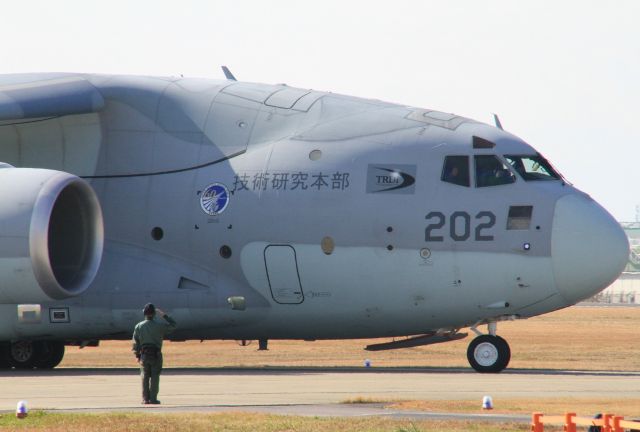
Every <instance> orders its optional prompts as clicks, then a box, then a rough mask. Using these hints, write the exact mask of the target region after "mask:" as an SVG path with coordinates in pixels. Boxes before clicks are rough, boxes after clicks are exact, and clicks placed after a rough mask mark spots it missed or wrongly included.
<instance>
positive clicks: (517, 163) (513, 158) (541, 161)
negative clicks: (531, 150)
mask: <svg viewBox="0 0 640 432" xmlns="http://www.w3.org/2000/svg"><path fill="white" fill-rule="evenodd" d="M504 157H505V159H506V160H507V162H509V164H510V165H511V166H512V167H513V169H514V170H516V172H517V173H518V174H520V176H521V177H522V178H523V179H524V180H525V181H530V180H560V179H561V177H560V174H558V173H557V172H556V170H554V169H553V167H552V166H551V164H550V163H549V162H547V160H546V159H545V158H544V157H542V155H540V154H536V155H505V156H504Z"/></svg>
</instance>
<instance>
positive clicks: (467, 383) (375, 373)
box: [0, 368, 640, 419]
mask: <svg viewBox="0 0 640 432" xmlns="http://www.w3.org/2000/svg"><path fill="white" fill-rule="evenodd" d="M0 388H1V389H2V391H0V411H13V410H15V406H16V403H17V402H18V401H19V400H26V401H27V402H28V405H29V408H30V409H51V410H62V411H67V410H69V411H90V412H92V411H122V410H124V411H130V410H138V409H153V410H154V411H155V412H165V411H166V412H172V411H173V412H175V411H220V410H234V411H254V412H273V413H280V414H300V415H328V416H334V415H337V416H345V415H346V416H348V415H394V413H393V412H389V411H384V410H383V409H382V408H381V407H379V406H375V405H373V406H362V405H356V406H353V405H344V404H340V402H343V401H345V400H348V399H353V398H358V397H362V398H370V399H374V400H381V401H389V400H400V399H409V400H434V399H440V400H456V399H459V400H462V399H472V400H477V401H478V406H479V407H480V404H481V401H482V397H483V396H484V395H491V396H492V397H493V401H494V404H495V405H496V406H499V404H500V400H501V399H506V398H519V397H520V398H549V397H581V396H582V397H594V396H598V397H602V398H608V397H611V398H627V397H628V398H640V372H606V371H595V372H594V371H564V370H517V369H515V370H514V369H508V370H506V371H504V372H502V373H500V374H478V373H476V372H473V371H472V370H471V369H446V368H366V369H365V368H278V369H271V368H270V369H226V368H219V369H216V368H214V369H191V368H189V369H180V368H176V369H165V370H164V371H163V374H162V378H161V384H160V395H159V399H160V400H161V401H162V406H160V407H142V406H141V405H140V399H141V396H140V393H141V391H140V377H139V373H138V371H137V370H136V369H55V370H52V371H2V372H0ZM531 409H532V410H535V407H533V406H532V407H531ZM376 410H377V411H376ZM514 419H515V417H514Z"/></svg>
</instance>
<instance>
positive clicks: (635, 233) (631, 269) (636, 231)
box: [589, 222, 640, 304]
mask: <svg viewBox="0 0 640 432" xmlns="http://www.w3.org/2000/svg"><path fill="white" fill-rule="evenodd" d="M620 225H622V228H623V229H624V231H625V232H626V233H627V237H629V244H630V245H631V252H630V253H629V262H628V263H627V266H626V267H625V269H624V271H623V272H622V274H621V275H620V277H619V278H618V279H617V280H616V281H615V282H613V283H612V284H611V285H609V286H608V287H607V288H605V289H604V290H603V291H602V292H600V293H599V294H597V295H595V296H593V297H592V298H591V299H590V300H589V301H595V302H599V303H631V304H640V222H620Z"/></svg>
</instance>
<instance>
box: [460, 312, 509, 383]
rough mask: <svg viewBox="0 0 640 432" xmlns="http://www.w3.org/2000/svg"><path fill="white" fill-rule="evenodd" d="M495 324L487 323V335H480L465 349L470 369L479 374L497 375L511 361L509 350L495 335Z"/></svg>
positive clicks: (505, 343)
mask: <svg viewBox="0 0 640 432" xmlns="http://www.w3.org/2000/svg"><path fill="white" fill-rule="evenodd" d="M496 327H497V326H496V323H495V322H492V323H489V334H481V333H480V332H479V331H478V330H477V329H476V328H475V326H474V327H471V330H473V331H474V332H476V333H477V334H478V335H479V336H478V337H476V338H475V339H473V340H472V341H471V343H470V344H469V348H467V360H469V364H470V365H471V367H472V368H474V369H475V370H476V371H477V372H481V373H497V372H501V371H502V370H504V369H505V368H506V367H507V365H508V364H509V360H511V349H510V348H509V344H508V343H507V341H506V340H504V339H503V338H501V337H500V336H497V335H496Z"/></svg>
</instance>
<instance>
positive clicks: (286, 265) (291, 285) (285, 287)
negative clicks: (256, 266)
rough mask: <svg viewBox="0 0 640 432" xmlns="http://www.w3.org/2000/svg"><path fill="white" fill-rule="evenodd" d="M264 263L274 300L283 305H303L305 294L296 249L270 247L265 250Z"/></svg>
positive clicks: (283, 246) (290, 247)
mask: <svg viewBox="0 0 640 432" xmlns="http://www.w3.org/2000/svg"><path fill="white" fill-rule="evenodd" d="M264 263H265V266H266V270H267V279H268V280H269V288H270V289H271V296H272V297H273V299H274V300H275V301H276V302H277V303H281V304H300V303H302V302H303V301H304V293H303V292H302V285H301V284H300V275H299V273H298V262H297V260H296V251H295V249H294V248H293V247H292V246H289V245H269V246H267V247H266V248H265V249H264Z"/></svg>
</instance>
